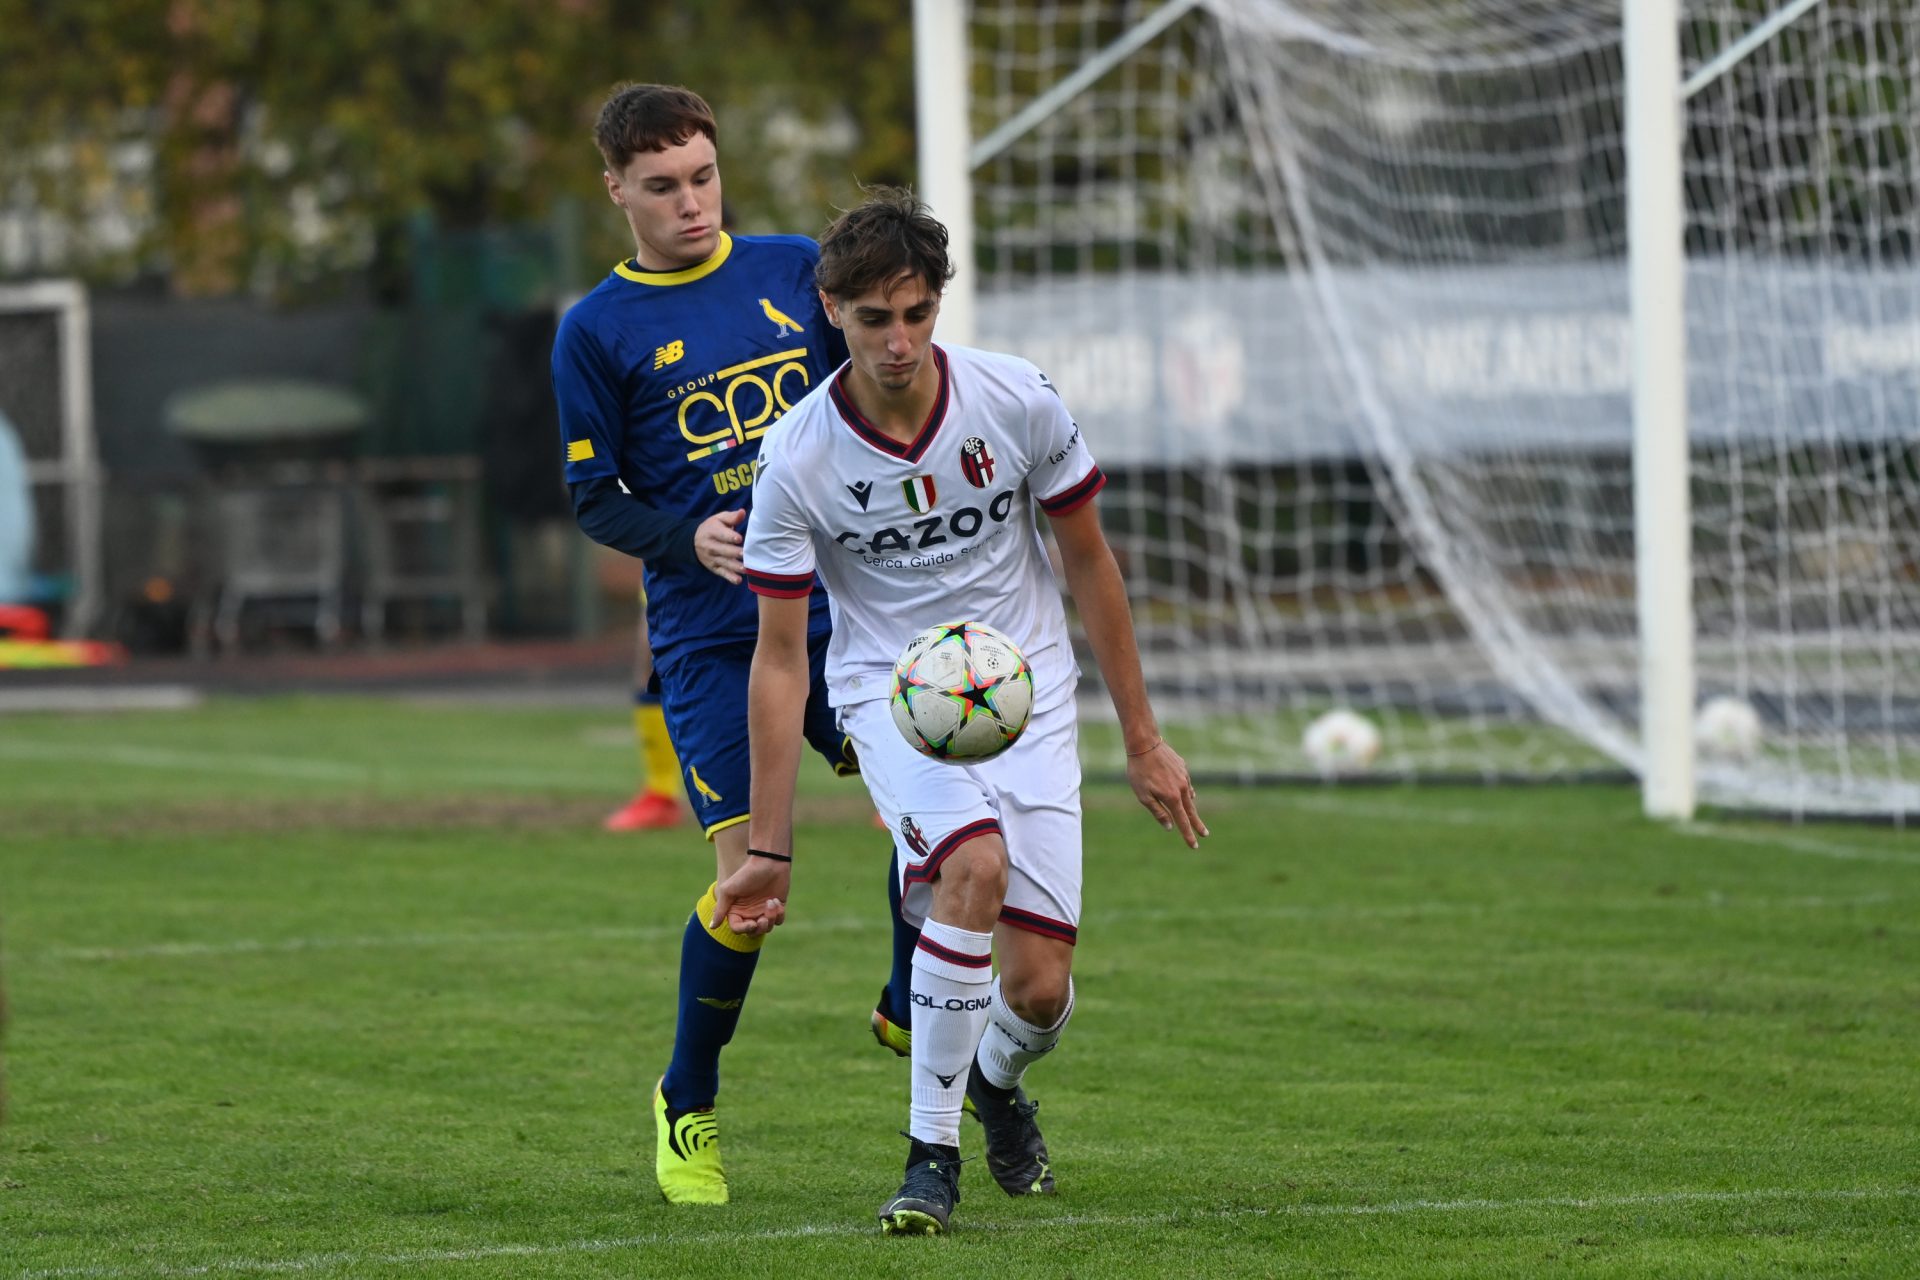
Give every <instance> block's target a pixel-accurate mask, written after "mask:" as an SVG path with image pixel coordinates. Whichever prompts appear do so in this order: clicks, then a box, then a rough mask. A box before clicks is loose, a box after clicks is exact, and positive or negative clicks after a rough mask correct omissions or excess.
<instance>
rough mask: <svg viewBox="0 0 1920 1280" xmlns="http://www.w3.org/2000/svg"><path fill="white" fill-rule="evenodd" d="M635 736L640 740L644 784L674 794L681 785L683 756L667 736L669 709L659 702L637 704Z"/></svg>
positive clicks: (634, 725) (641, 776) (634, 711)
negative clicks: (676, 750) (663, 708)
mask: <svg viewBox="0 0 1920 1280" xmlns="http://www.w3.org/2000/svg"><path fill="white" fill-rule="evenodd" d="M633 736H634V738H635V739H636V740H637V741H638V742H639V744H640V786H641V789H642V790H645V791H661V792H665V793H666V794H667V795H674V794H676V793H677V792H678V791H679V787H680V757H679V756H677V755H675V754H674V752H673V739H672V738H669V737H668V736H667V713H666V712H665V711H663V710H661V709H660V704H659V703H657V702H639V703H635V704H634V708H633Z"/></svg>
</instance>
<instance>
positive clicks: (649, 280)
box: [614, 231, 733, 284]
mask: <svg viewBox="0 0 1920 1280" xmlns="http://www.w3.org/2000/svg"><path fill="white" fill-rule="evenodd" d="M732 252H733V237H732V236H730V235H728V234H727V233H726V232H724V231H722V232H721V233H720V247H719V248H717V249H715V250H714V251H713V256H712V257H710V258H708V259H707V260H706V261H705V262H697V263H695V264H694V265H693V266H691V267H683V268H681V269H680V270H678V271H635V270H634V269H633V268H632V267H630V266H628V265H627V264H626V263H624V262H623V263H621V264H620V265H619V266H617V267H615V268H614V270H615V271H617V272H619V273H620V275H622V276H624V277H625V278H626V279H628V280H631V281H633V282H634V283H635V284H689V283H691V282H693V281H695V280H698V279H699V278H700V277H701V276H709V275H712V274H713V273H714V272H716V271H718V270H719V269H720V264H721V263H723V262H725V261H726V260H727V255H728V254H730V253H732Z"/></svg>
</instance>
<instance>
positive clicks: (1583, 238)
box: [972, 0, 1920, 817]
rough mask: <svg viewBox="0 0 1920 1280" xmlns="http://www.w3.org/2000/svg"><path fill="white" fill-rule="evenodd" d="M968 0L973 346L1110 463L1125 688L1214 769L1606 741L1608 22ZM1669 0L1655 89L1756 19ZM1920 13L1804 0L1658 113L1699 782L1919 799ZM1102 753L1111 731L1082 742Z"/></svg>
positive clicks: (1617, 690) (1492, 13) (1564, 751)
mask: <svg viewBox="0 0 1920 1280" xmlns="http://www.w3.org/2000/svg"><path fill="white" fill-rule="evenodd" d="M1182 8H1183V6H1172V7H1169V6H1164V5H1154V4H1130V5H1129V4H1111V3H1109V4H1091V3H1089V4H1077V5H1076V4H1055V5H1034V4H1029V3H1013V2H1011V0H1006V2H1001V3H995V2H992V0H981V2H979V3H976V4H975V5H974V8H973V31H972V36H973V48H974V54H975V65H974V73H973V80H972V85H973V91H974V99H973V106H974V128H975V136H976V137H982V138H987V137H991V134H992V130H993V129H994V128H996V127H997V126H999V125H1000V124H1002V123H1003V122H1004V121H1006V120H1008V119H1010V118H1012V117H1013V116H1015V114H1016V113H1017V112H1018V111H1019V110H1020V109H1022V108H1024V107H1026V106H1027V105H1028V104H1029V103H1031V102H1032V101H1034V100H1035V99H1036V98H1037V97H1039V96H1040V95H1042V94H1043V93H1045V92H1046V91H1047V90H1048V89H1049V88H1050V87H1052V86H1054V85H1056V84H1059V83H1060V82H1062V81H1063V80H1065V79H1067V78H1068V77H1070V76H1071V75H1072V74H1073V73H1074V72H1075V71H1076V69H1077V68H1081V67H1085V66H1088V65H1089V64H1093V65H1096V66H1097V65H1098V62H1097V60H1098V59H1099V58H1100V57H1101V55H1102V51H1103V50H1108V49H1109V48H1111V47H1113V45H1114V42H1115V41H1116V40H1119V39H1120V38H1121V37H1122V36H1123V35H1124V34H1125V33H1126V32H1128V31H1129V30H1131V29H1133V28H1135V26H1136V24H1139V23H1140V22H1142V20H1145V19H1150V18H1155V17H1165V16H1168V15H1170V14H1175V13H1178V14H1179V15H1180V16H1178V18H1177V20H1176V21H1174V22H1172V23H1171V25H1170V26H1168V27H1167V28H1166V29H1165V30H1163V31H1160V32H1158V33H1157V34H1156V35H1155V36H1154V38H1153V39H1151V40H1150V41H1147V42H1146V43H1145V44H1144V45H1143V46H1142V47H1140V48H1139V49H1137V50H1135V51H1133V52H1131V53H1129V54H1127V55H1126V56H1124V57H1120V58H1118V59H1117V60H1116V61H1115V64H1114V65H1113V66H1112V67H1111V68H1110V69H1107V70H1106V71H1104V73H1102V74H1100V75H1099V76H1098V77H1097V78H1096V79H1094V80H1093V81H1092V82H1091V84H1090V85H1089V86H1087V87H1085V88H1084V89H1082V90H1081V91H1079V92H1077V93H1075V94H1073V95H1072V96H1071V97H1068V98H1067V99H1066V100H1065V101H1064V102H1063V103H1062V104H1061V105H1059V107H1058V108H1057V109H1056V110H1054V111H1052V112H1051V113H1050V114H1049V115H1047V116H1046V117H1045V119H1044V120H1043V121H1041V122H1040V123H1039V124H1037V125H1036V126H1035V127H1033V128H1032V129H1031V130H1030V131H1028V132H1026V133H1024V134H1022V135H1021V136H1019V137H1017V138H1015V139H1013V140H1012V141H1010V142H1008V143H1007V144H1006V145H1004V147H1001V148H1000V149H999V150H998V151H997V153H996V154H994V155H992V156H991V157H986V158H984V160H983V163H981V164H979V165H978V166H977V167H976V170H975V174H974V179H975V194H976V208H975V222H976V231H977V237H978V240H977V265H978V270H979V285H980V289H981V294H982V296H981V306H980V338H981V341H982V342H983V344H984V345H988V346H1002V347H1008V348H1011V349H1014V350H1018V351H1021V352H1023V353H1025V354H1028V355H1030V356H1031V357H1032V358H1034V359H1035V360H1036V361H1038V362H1039V363H1041V364H1042V366H1043V367H1045V368H1047V369H1048V370H1049V372H1050V373H1051V374H1052V376H1053V378H1054V380H1055V382H1056V383H1057V384H1058V385H1059V386H1060V387H1061V389H1062V392H1063V394H1064V395H1065V396H1066V398H1067V402H1068V404H1069V405H1070V406H1072V407H1073V408H1074V409H1075V411H1076V413H1077V415H1078V416H1079V417H1080V418H1081V419H1082V421H1083V422H1084V423H1085V424H1086V425H1087V427H1088V431H1089V438H1090V440H1091V441H1092V442H1093V444H1094V446H1095V448H1096V451H1097V456H1098V457H1100V458H1101V460H1102V462H1103V464H1104V465H1106V466H1107V468H1108V470H1109V472H1110V473H1111V474H1112V476H1113V480H1114V482H1113V485H1112V487H1111V488H1110V490H1109V498H1108V500H1107V505H1108V510H1109V519H1110V527H1111V529H1112V531H1113V533H1114V535H1115V541H1116V545H1117V547H1118V549H1119V551H1120V553H1121V554H1122V556H1123V557H1124V558H1125V559H1126V561H1127V566H1128V569H1129V580H1130V581H1131V582H1132V583H1134V584H1135V585H1136V589H1137V595H1136V599H1135V607H1136V611H1137V613H1138V615H1139V619H1140V624H1141V631H1142V634H1143V639H1144V643H1145V646H1146V651H1147V653H1146V657H1147V664H1148V668H1149V679H1150V681H1151V682H1152V684H1153V686H1154V688H1155V692H1156V695H1157V702H1158V704H1159V705H1160V706H1162V708H1163V709H1164V710H1165V711H1166V712H1167V713H1169V714H1168V718H1169V719H1176V720H1182V721H1184V722H1185V723H1184V724H1183V725H1182V744H1183V746H1189V745H1190V746H1191V748H1192V751H1191V755H1192V756H1193V757H1194V758H1195V760H1196V763H1197V765H1198V766H1199V767H1200V768H1202V769H1203V770H1205V771H1207V772H1209V773H1221V774H1232V775H1235V776H1240V777H1260V776H1275V775H1279V776H1284V775H1292V774H1311V773H1313V772H1314V768H1313V764H1312V762H1310V761H1309V760H1307V759H1306V758H1305V757H1304V756H1303V755H1302V752H1301V748H1300V745H1299V730H1300V727H1301V725H1302V724H1304V723H1305V722H1306V721H1307V720H1308V719H1310V718H1312V717H1313V716H1314V715H1316V714H1318V713H1319V712H1321V711H1324V710H1326V709H1328V708H1330V707H1334V706H1336V705H1338V706H1346V707H1351V708H1354V709H1356V710H1359V711H1361V712H1363V713H1365V714H1367V715H1368V716H1370V717H1372V718H1373V719H1374V720H1375V721H1376V722H1377V723H1378V724H1379V725H1380V728H1381V730H1382V734H1383V739H1384V744H1383V749H1382V751H1381V754H1380V757H1379V759H1378V760H1377V761H1376V763H1375V765H1374V768H1373V772H1374V774H1375V775H1376V776H1380V775H1384V776H1389V777H1400V776H1422V777H1436V776H1463V775H1464V776H1476V777H1489V778H1490V777H1504V776H1516V777H1565V776H1570V775H1575V774H1580V773H1584V772H1589V771H1595V770H1600V771H1606V770H1612V769H1618V768H1620V767H1622V766H1625V767H1628V768H1632V767H1636V766H1637V764H1638V761H1639V751H1638V747H1637V734H1638V728H1637V717H1638V698H1639V692H1638V688H1637V682H1638V662H1639V655H1638V652H1637V645H1636V639H1635V605H1634V540H1633V519H1632V505H1631V500H1632V482H1631V461H1630V432H1631V425H1630V417H1629V405H1628V394H1629V368H1628V351H1629V346H1628V340H1629V330H1628V320H1627V293H1626V243H1625V162H1624V157H1623V147H1624V142H1623V123H1624V118H1625V110H1624V103H1623V72H1622V50H1621V18H1620V11H1619V6H1618V3H1617V0H1616V2H1615V3H1599V2H1598V0H1558V2H1556V3H1551V4H1549V3H1544V2H1538V3H1514V2H1513V0H1501V2H1499V3H1496V2H1495V0H1437V2H1434V3H1422V4H1417V5H1414V4H1405V3H1388V2H1387V0H1214V2H1212V3H1208V4H1204V5H1194V6H1184V8H1185V9H1186V10H1187V11H1186V12H1184V13H1182V12H1181V9H1182ZM1750 8H1752V6H1741V5H1735V4H1731V3H1724V2H1722V3H1696V4H1693V5H1690V6H1689V8H1688V9H1687V13H1686V20H1685V22H1684V24H1683V31H1682V33H1681V35H1682V42H1683V50H1684V58H1685V62H1686V69H1687V71H1688V73H1689V74H1691V73H1692V72H1693V71H1694V70H1696V69H1697V68H1698V67H1700V66H1701V65H1702V64H1703V63H1704V62H1707V61H1708V60H1710V59H1712V58H1713V57H1715V56H1716V55H1717V54H1719V53H1720V52H1721V51H1722V50H1723V49H1726V48H1727V47H1728V46H1730V45H1731V44H1732V43H1733V42H1734V41H1735V40H1736V39H1738V38H1739V36H1740V35H1742V34H1743V33H1745V32H1746V31H1748V30H1749V29H1751V28H1752V27H1753V26H1754V24H1755V22H1756V21H1757V20H1758V18H1759V17H1761V16H1764V13H1763V12H1760V13H1756V12H1748V10H1749V9H1750ZM1917 49H1920V17H1916V16H1915V13H1914V10H1913V9H1912V8H1911V7H1910V6H1908V5H1905V4H1900V3H1896V0H1861V2H1857V3H1851V4H1849V3H1829V4H1825V5H1822V6H1818V7H1816V9H1815V10H1814V11H1813V12H1812V13H1809V14H1807V15H1806V16H1804V17H1802V18H1801V19H1800V20H1798V21H1796V22H1795V23H1793V24H1790V25H1789V26H1788V27H1787V28H1786V29H1785V30H1784V31H1783V32H1782V33H1781V34H1780V35H1778V36H1776V37H1775V38H1774V39H1772V40H1771V41H1769V42H1767V43H1766V44H1764V45H1763V46H1762V47H1761V48H1760V49H1759V50H1758V51H1757V52H1755V53H1754V54H1752V55H1751V56H1750V57H1748V58H1746V59H1745V60H1744V61H1742V62H1740V63H1739V64H1738V65H1737V66H1735V68H1734V69H1733V70H1731V71H1730V72H1728V73H1726V74H1725V75H1724V76H1723V77H1721V78H1720V79H1718V80H1717V81H1715V82H1714V83H1713V84H1712V85H1711V86H1710V87H1708V88H1706V89H1705V90H1704V91H1702V92H1701V93H1699V94H1698V95H1697V96H1696V97H1695V98H1694V99H1693V101H1692V103H1691V106H1690V109H1689V113H1688V116H1687V120H1686V139H1687V150H1688V160H1687V186H1688V203H1689V214H1688V217H1689V226H1688V232H1687V241H1688V254H1689V265H1688V276H1687V289H1688V297H1689V301H1688V330H1689V336H1688V341H1689V348H1690V359H1689V379H1690V383H1689V402H1690V411H1691V417H1692V432H1693V440H1694V449H1693V459H1694V467H1695V471H1694V477H1693V486H1692V487H1693V499H1694V503H1695V529H1694V543H1695V553H1696V560H1695V592H1696V604H1697V610H1698V627H1699V633H1700V649H1699V655H1698V662H1699V677H1700V685H1701V692H1702V695H1703V696H1707V695H1715V694H1730V695H1734V696H1737V697H1739V698H1741V699H1744V700H1745V701H1747V702H1748V703H1749V704H1750V705H1752V706H1753V707H1754V708H1755V709H1756V710H1757V711H1758V712H1759V714H1760V719H1761V721H1762V725H1763V732H1762V735H1761V741H1760V745H1759V747H1758V749H1757V751H1756V752H1755V753H1754V754H1753V755H1751V756H1749V757H1747V758H1744V759H1717V760H1716V759H1709V760H1706V761H1704V762H1703V774H1702V784H1703V796H1704V798H1706V799H1709V800H1716V801H1723V802H1732V803H1745V804H1759V805H1764V806H1766V807H1769V808H1789V809H1792V810H1795V811H1799V812H1812V811H1819V810H1829V809H1840V810H1855V811H1861V812H1872V813H1883V814H1891V815H1894V816H1896V817H1905V816H1909V815H1912V814H1914V813H1920V754H1917V753H1916V748H1917V747H1920V641H1917V640H1916V639H1915V637H1920V521H1917V519H1916V508H1920V480H1917V479H1916V467H1917V466H1920V456H1917V450H1920V445H1916V443H1915V440H1916V437H1917V436H1920V432H1917V431H1916V430H1915V423H1914V418H1915V416H1916V407H1917V406H1920V395H1917V394H1916V387H1917V386H1920V382H1917V381H1916V380H1917V379H1920V271H1916V264H1915V261H1914V255H1915V246H1916V239H1920V225H1917V223H1916V210H1915V201H1914V194H1915V191H1916V188H1920V155H1917V154H1916V152H1915V150H1914V143H1915V142H1916V137H1915V132H1916V126H1915V120H1916V103H1915V100H1914V98H1913V96H1912V95H1913V94H1914V93H1915V92H1916V90H1917V89H1920V68H1917V67H1916V62H1915V59H1916V57H1920V53H1917V52H1916V51H1917ZM1093 742H1094V748H1093V749H1094V751H1095V753H1096V756H1095V759H1094V760H1093V761H1092V763H1095V764H1102V763H1105V764H1111V763H1114V759H1113V757H1111V756H1107V757H1101V756H1100V755H1099V754H1098V753H1099V752H1100V751H1102V750H1105V749H1106V748H1105V747H1103V746H1102V745H1101V744H1100V742H1099V739H1098V737H1097V735H1094V736H1093Z"/></svg>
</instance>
